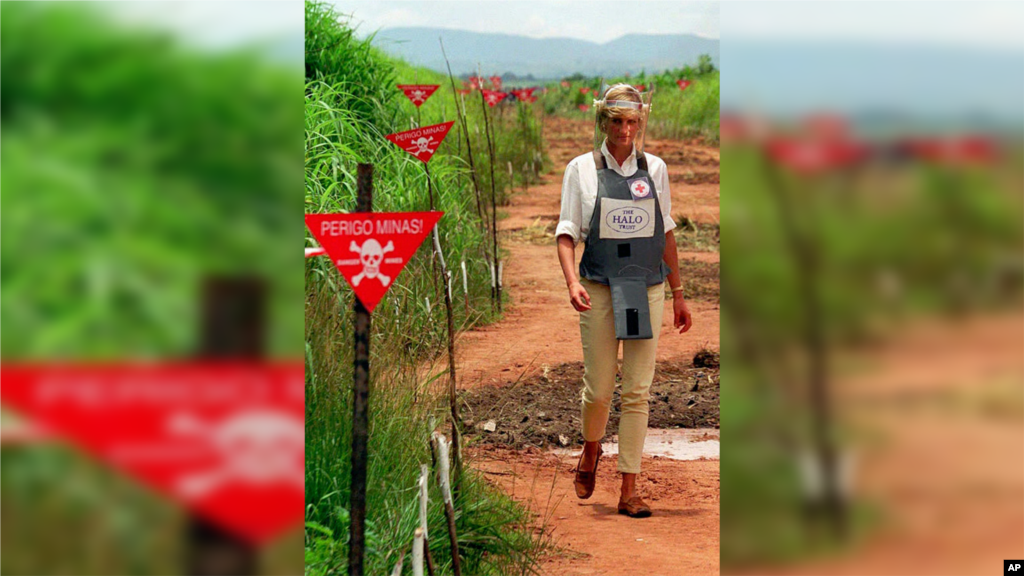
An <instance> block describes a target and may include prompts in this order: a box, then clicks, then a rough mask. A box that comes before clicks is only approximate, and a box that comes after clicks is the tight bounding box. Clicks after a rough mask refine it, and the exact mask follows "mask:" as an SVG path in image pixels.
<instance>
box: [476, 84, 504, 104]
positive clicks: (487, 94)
mask: <svg viewBox="0 0 1024 576" xmlns="http://www.w3.org/2000/svg"><path fill="white" fill-rule="evenodd" d="M481 92H483V94H484V100H486V101H487V105H488V106H490V107H491V108H494V105H495V104H497V103H498V102H501V101H502V100H504V99H505V93H504V92H498V91H497V90H487V89H486V88H485V89H483V90H481Z"/></svg>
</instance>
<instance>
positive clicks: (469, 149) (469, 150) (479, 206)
mask: <svg viewBox="0 0 1024 576" xmlns="http://www.w3.org/2000/svg"><path fill="white" fill-rule="evenodd" d="M437 41H438V42H439V43H440V44H441V55H442V56H444V64H445V66H447V67H448V79H449V80H450V81H451V83H452V96H454V97H455V111H456V112H457V113H458V115H459V121H460V122H461V123H462V128H463V130H462V132H463V133H464V134H465V135H466V156H467V157H468V159H469V174H470V176H471V178H470V179H471V180H472V182H473V191H474V192H475V193H476V215H477V217H479V218H480V222H481V223H483V225H484V229H485V230H486V226H487V215H486V213H485V212H484V209H483V203H482V202H481V200H480V183H479V181H478V180H477V175H476V166H475V165H474V164H473V144H472V142H471V141H470V139H469V125H468V124H466V101H465V100H462V107H461V108H460V107H459V100H460V98H459V97H460V96H461V94H459V91H458V89H457V88H456V87H455V76H454V75H452V65H451V63H449V62H448V54H446V53H445V51H444V41H443V40H441V37H440V36H438V38H437Z"/></svg>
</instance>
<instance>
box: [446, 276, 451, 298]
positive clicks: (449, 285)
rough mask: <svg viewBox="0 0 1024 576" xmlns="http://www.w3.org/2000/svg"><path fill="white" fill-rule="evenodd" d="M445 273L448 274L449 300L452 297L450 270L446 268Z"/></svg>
mask: <svg viewBox="0 0 1024 576" xmlns="http://www.w3.org/2000/svg"><path fill="white" fill-rule="evenodd" d="M445 275H447V276H448V300H449V301H451V299H452V271H451V270H448V271H447V272H445Z"/></svg>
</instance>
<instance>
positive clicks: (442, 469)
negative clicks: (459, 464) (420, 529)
mask: <svg viewBox="0 0 1024 576" xmlns="http://www.w3.org/2000/svg"><path fill="white" fill-rule="evenodd" d="M434 436H435V438H437V451H438V458H437V463H438V476H440V478H439V479H438V480H440V482H441V498H442V499H443V500H444V503H445V504H452V487H451V483H450V482H449V481H448V475H449V470H450V468H451V466H450V464H449V463H448V446H449V443H448V439H447V438H445V437H444V434H438V433H437V432H435V433H434Z"/></svg>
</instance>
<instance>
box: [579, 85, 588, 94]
mask: <svg viewBox="0 0 1024 576" xmlns="http://www.w3.org/2000/svg"><path fill="white" fill-rule="evenodd" d="M589 92H590V88H588V87H586V86H584V87H583V88H580V94H587V93H589Z"/></svg>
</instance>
